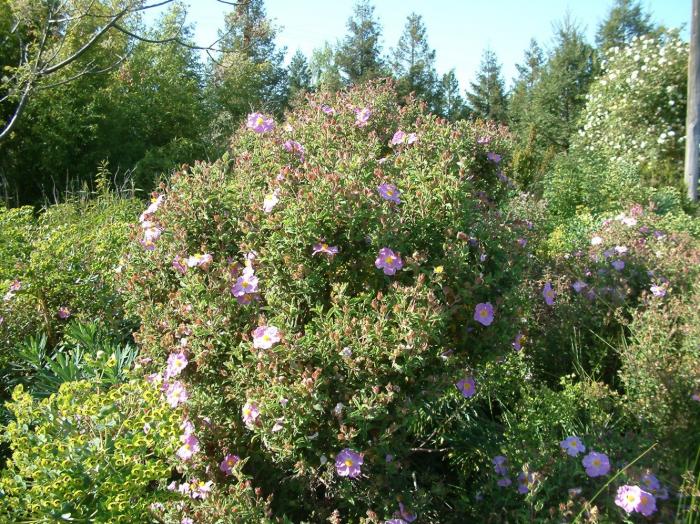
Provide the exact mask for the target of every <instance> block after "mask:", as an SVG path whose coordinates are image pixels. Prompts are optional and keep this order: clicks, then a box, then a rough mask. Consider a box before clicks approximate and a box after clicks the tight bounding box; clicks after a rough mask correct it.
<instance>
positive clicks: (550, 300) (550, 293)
mask: <svg viewBox="0 0 700 524" xmlns="http://www.w3.org/2000/svg"><path fill="white" fill-rule="evenodd" d="M542 296H544V301H545V303H546V304H547V305H548V306H553V305H554V299H555V298H556V296H557V292H556V291H554V290H553V289H552V283H551V282H547V283H546V284H545V285H544V288H543V289H542Z"/></svg>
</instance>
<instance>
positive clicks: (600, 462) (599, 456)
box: [581, 451, 610, 477]
mask: <svg viewBox="0 0 700 524" xmlns="http://www.w3.org/2000/svg"><path fill="white" fill-rule="evenodd" d="M581 462H582V464H583V467H584V468H586V474H587V475H588V476H589V477H601V476H603V475H607V473H608V472H609V471H610V460H608V456H607V455H606V454H605V453H598V452H596V451H591V452H590V453H589V454H588V455H586V456H585V457H583V460H582V461H581Z"/></svg>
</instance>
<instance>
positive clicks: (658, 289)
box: [649, 286, 666, 297]
mask: <svg viewBox="0 0 700 524" xmlns="http://www.w3.org/2000/svg"><path fill="white" fill-rule="evenodd" d="M649 291H651V294H652V295H654V296H655V297H665V296H666V288H665V287H663V286H651V287H650V288H649Z"/></svg>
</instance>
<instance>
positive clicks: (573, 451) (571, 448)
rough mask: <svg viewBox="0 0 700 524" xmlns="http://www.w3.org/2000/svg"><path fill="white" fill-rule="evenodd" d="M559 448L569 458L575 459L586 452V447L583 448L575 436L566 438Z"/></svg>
mask: <svg viewBox="0 0 700 524" xmlns="http://www.w3.org/2000/svg"><path fill="white" fill-rule="evenodd" d="M559 446H561V449H563V450H564V451H566V453H567V454H568V455H569V456H571V457H576V456H578V455H579V453H585V452H586V446H584V445H583V442H581V439H580V438H578V437H576V436H571V437H566V438H565V439H564V440H562V441H561V442H560V443H559Z"/></svg>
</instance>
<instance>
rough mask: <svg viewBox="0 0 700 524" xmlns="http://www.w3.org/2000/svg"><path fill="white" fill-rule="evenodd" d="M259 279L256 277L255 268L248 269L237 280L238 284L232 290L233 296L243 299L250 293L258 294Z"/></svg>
mask: <svg viewBox="0 0 700 524" xmlns="http://www.w3.org/2000/svg"><path fill="white" fill-rule="evenodd" d="M257 291H258V277H256V276H255V272H254V271H253V268H251V267H246V268H245V269H244V270H243V273H242V275H241V276H240V277H238V278H237V279H236V283H235V284H234V285H233V287H232V288H231V294H232V295H233V296H234V297H242V296H243V295H246V294H250V293H257Z"/></svg>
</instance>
